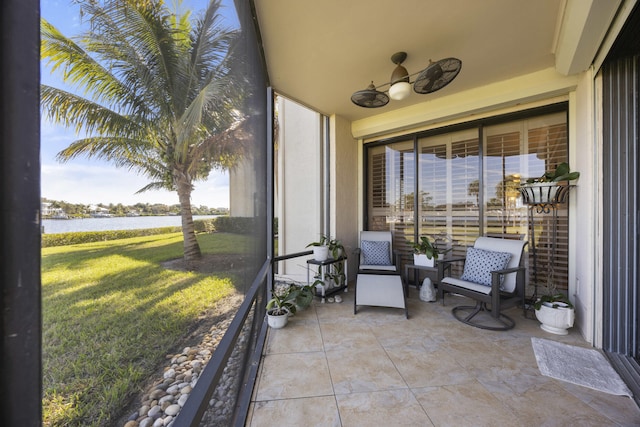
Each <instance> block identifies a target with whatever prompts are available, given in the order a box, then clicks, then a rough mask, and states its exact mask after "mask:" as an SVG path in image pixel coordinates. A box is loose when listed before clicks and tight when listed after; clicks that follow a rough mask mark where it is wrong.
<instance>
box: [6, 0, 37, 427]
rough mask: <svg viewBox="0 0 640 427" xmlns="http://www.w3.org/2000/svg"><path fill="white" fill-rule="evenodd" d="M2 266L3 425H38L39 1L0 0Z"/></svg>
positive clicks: (25, 426)
mask: <svg viewBox="0 0 640 427" xmlns="http://www.w3.org/2000/svg"><path fill="white" fill-rule="evenodd" d="M0 7H1V9H0V11H1V13H0V19H1V21H0V22H1V25H0V31H1V37H0V40H1V43H2V45H1V47H0V52H1V55H2V61H1V63H2V65H3V66H2V71H1V74H0V76H1V78H0V81H1V82H2V83H1V84H2V89H1V93H2V96H1V99H2V101H1V105H2V110H1V112H0V123H1V125H0V128H1V129H2V139H1V140H0V147H1V148H0V150H1V155H0V173H1V176H2V178H1V179H0V185H1V186H2V203H1V204H0V209H1V211H2V214H1V218H2V225H1V226H0V233H1V234H0V235H1V236H2V238H1V239H0V241H1V242H2V252H1V253H2V257H1V260H2V261H1V262H2V269H1V270H0V271H1V272H2V273H1V276H0V286H1V288H2V293H1V297H0V309H1V310H2V320H1V323H0V330H1V332H2V348H1V349H0V355H1V358H2V365H1V371H0V377H1V378H2V381H0V384H2V385H1V388H0V396H1V398H0V413H1V414H2V425H4V426H12V427H13V426H16V427H17V426H20V427H28V426H39V425H41V423H42V410H41V398H42V397H41V388H42V380H41V362H40V359H41V357H40V353H41V344H40V341H41V314H40V107H39V85H40V5H39V1H38V0H3V1H2V2H1V6H0Z"/></svg>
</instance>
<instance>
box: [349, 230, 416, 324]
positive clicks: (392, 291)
mask: <svg viewBox="0 0 640 427" xmlns="http://www.w3.org/2000/svg"><path fill="white" fill-rule="evenodd" d="M358 251H359V252H360V256H359V265H358V278H357V280H356V287H355V298H354V305H353V313H354V314H356V313H357V311H358V306H379V307H393V308H402V309H404V311H405V316H406V317H407V318H409V311H408V309H407V300H406V289H405V286H404V283H403V282H402V277H401V275H400V267H399V265H398V262H397V258H398V256H397V254H396V253H394V251H393V236H392V234H391V232H390V231H361V232H360V247H359V248H358Z"/></svg>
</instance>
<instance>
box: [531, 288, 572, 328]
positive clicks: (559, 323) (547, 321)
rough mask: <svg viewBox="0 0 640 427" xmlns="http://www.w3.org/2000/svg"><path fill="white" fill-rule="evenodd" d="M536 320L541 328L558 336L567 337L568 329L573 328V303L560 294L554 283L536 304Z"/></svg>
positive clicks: (534, 306)
mask: <svg viewBox="0 0 640 427" xmlns="http://www.w3.org/2000/svg"><path fill="white" fill-rule="evenodd" d="M533 308H534V309H535V313H536V318H537V319H538V320H539V321H540V328H541V329H542V330H544V331H547V332H550V333H552V334H557V335H567V334H568V331H567V329H569V328H571V327H572V326H573V322H574V320H575V310H574V307H573V304H571V301H569V299H568V298H567V297H566V296H565V295H564V294H562V293H561V292H558V290H557V289H556V286H555V284H554V283H551V284H550V285H549V286H548V289H547V293H546V294H544V295H542V296H541V297H540V298H539V299H538V300H537V301H536V302H535V303H534V304H533Z"/></svg>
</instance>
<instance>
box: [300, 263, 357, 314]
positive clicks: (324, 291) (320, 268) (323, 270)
mask: <svg viewBox="0 0 640 427" xmlns="http://www.w3.org/2000/svg"><path fill="white" fill-rule="evenodd" d="M336 262H342V265H343V267H344V285H342V286H337V287H334V288H331V289H327V287H326V286H322V291H321V292H320V294H318V293H317V290H316V295H317V296H319V297H321V298H322V303H324V302H325V297H326V296H327V295H333V294H335V293H336V292H338V291H340V290H342V289H344V291H345V292H347V290H348V289H347V282H348V277H349V274H348V271H347V267H348V264H347V257H346V256H344V255H343V256H341V257H338V258H327V259H326V260H324V261H316V260H315V259H308V260H307V285H310V284H311V278H310V270H311V266H312V265H317V266H318V273H320V280H322V281H323V282H324V283H325V284H326V282H325V277H326V270H327V268H323V267H327V266H329V265H331V264H335V263H336Z"/></svg>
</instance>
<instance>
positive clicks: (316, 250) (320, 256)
mask: <svg viewBox="0 0 640 427" xmlns="http://www.w3.org/2000/svg"><path fill="white" fill-rule="evenodd" d="M330 240H331V239H329V238H328V237H327V236H325V235H324V234H323V235H320V240H318V241H317V242H311V243H309V244H308V245H307V246H306V247H307V248H308V247H310V246H311V247H313V259H315V260H316V261H326V260H327V258H329V242H330Z"/></svg>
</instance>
